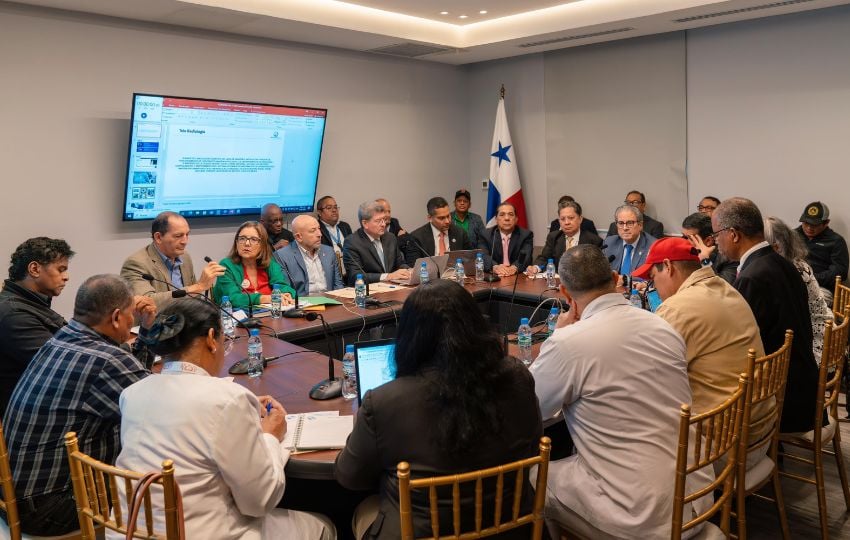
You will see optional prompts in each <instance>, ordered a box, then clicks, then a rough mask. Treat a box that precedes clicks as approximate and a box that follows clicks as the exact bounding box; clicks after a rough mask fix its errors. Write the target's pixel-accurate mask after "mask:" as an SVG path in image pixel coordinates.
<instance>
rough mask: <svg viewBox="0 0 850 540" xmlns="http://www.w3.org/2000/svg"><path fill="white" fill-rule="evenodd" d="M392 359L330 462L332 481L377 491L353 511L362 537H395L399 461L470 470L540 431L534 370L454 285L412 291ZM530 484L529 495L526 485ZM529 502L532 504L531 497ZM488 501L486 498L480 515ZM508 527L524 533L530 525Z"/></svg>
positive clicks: (445, 470) (419, 501) (433, 470)
mask: <svg viewBox="0 0 850 540" xmlns="http://www.w3.org/2000/svg"><path fill="white" fill-rule="evenodd" d="M395 364H396V378H395V380H393V381H390V382H388V383H386V384H384V385H382V386H379V387H378V388H375V389H374V390H370V391H368V392H367V393H366V395H365V396H364V397H363V403H362V405H361V407H360V409H359V410H358V413H357V421H356V422H355V423H354V430H353V432H352V433H351V436H350V437H349V438H348V442H347V443H346V446H345V448H344V449H343V450H342V452H340V454H339V455H338V456H337V460H336V466H335V474H336V478H337V481H338V482H339V483H340V484H342V485H343V486H344V487H346V488H349V489H355V490H367V489H375V488H379V490H380V496H379V500H375V499H374V498H373V499H370V500H367V501H366V502H364V503H363V504H362V505H361V507H360V508H358V512H357V514H356V517H355V521H356V524H355V534H356V535H357V538H358V540H359V539H360V538H364V537H366V538H397V537H398V536H399V534H400V521H399V510H398V504H399V503H398V479H397V478H396V466H397V465H398V463H399V462H400V461H407V462H409V463H410V468H411V477H412V478H417V477H427V476H437V475H442V474H454V473H459V472H463V471H471V470H475V469H481V468H485V467H491V466H495V465H499V464H502V463H507V462H509V461H514V460H517V459H522V458H526V457H531V456H534V455H536V454H537V445H538V441H539V440H540V437H541V436H542V434H543V427H542V424H541V420H540V409H539V407H538V405H537V398H536V396H535V394H534V381H533V379H532V377H531V375H530V374H529V373H528V370H527V369H526V368H525V367H524V366H523V365H522V364H521V363H520V362H519V361H517V360H516V359H514V358H511V357H505V354H504V352H503V351H502V347H501V340H500V338H499V335H498V334H496V333H495V331H494V330H493V329H492V328H491V327H490V326H489V325H488V323H487V322H486V321H485V320H484V317H483V316H482V315H481V312H480V311H479V310H478V306H477V305H476V304H475V301H474V300H473V299H472V296H470V294H469V293H468V292H466V290H465V289H464V288H463V287H461V286H460V285H458V284H457V283H455V282H452V281H447V280H436V281H431V282H429V283H426V284H424V285H420V286H419V287H418V288H417V289H416V290H415V291H414V292H413V293H412V294H411V295H410V296H409V297H408V299H407V301H406V302H405V303H404V307H403V308H402V311H401V316H400V319H399V326H398V339H397V344H396V352H395ZM506 485H507V482H506ZM526 487H527V489H528V492H530V491H531V485H530V484H528V485H527V486H526ZM492 494H493V493H492V490H491V495H492ZM421 495H422V494H421V493H414V497H413V500H412V504H413V522H414V527H415V531H416V536H429V535H430V533H431V530H430V525H429V510H428V501H427V497H426V496H421ZM510 499H512V496H510V495H508V496H506V500H510ZM449 501H450V499H449ZM526 502H528V505H529V508H530V505H531V498H530V497H529V498H527V500H526ZM443 503H447V501H446V500H442V501H441V505H440V506H441V511H445V513H443V514H441V519H440V522H441V523H442V524H444V525H445V526H446V529H445V530H444V531H443V534H450V528H451V523H452V519H451V504H450V502H448V503H447V504H443ZM492 507H493V503H492V502H490V503H489V505H488V502H487V501H485V502H484V508H485V512H486V509H488V508H489V509H490V511H492ZM467 518H468V519H469V520H471V519H472V516H467ZM467 518H464V523H465V526H466V528H470V522H469V521H466V520H467ZM491 520H492V518H491ZM485 523H487V520H486V517H485ZM491 524H492V521H491ZM484 526H488V525H484ZM367 527H368V528H369V529H368V534H364V533H365V532H366V528H367ZM512 532H514V533H517V535H518V537H524V538H528V531H527V530H524V529H517V530H515V531H512Z"/></svg>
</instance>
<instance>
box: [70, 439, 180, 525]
mask: <svg viewBox="0 0 850 540" xmlns="http://www.w3.org/2000/svg"><path fill="white" fill-rule="evenodd" d="M65 448H66V450H67V451H68V462H69V464H70V466H71V483H72V484H73V487H74V499H76V501H77V516H78V517H79V520H80V529H81V531H82V540H95V525H94V524H95V523H97V524H99V525H101V526H103V527H105V528H107V529H110V530H113V531H116V532H118V533H120V534H127V527H128V524H129V522H130V521H131V519H130V515H129V514H131V512H129V511H128V517H127V518H126V519H125V517H124V515H123V513H122V508H121V504H120V501H119V498H118V493H119V486H120V487H121V488H123V490H124V495H125V496H126V499H125V500H126V501H128V505H129V504H130V501H132V500H133V498H134V494H136V495H137V496H138V497H141V499H140V508H139V510H140V511H141V512H143V514H144V526H145V530H144V531H138V530H137V531H135V532H134V534H133V536H134V538H145V539H149V540H162V539H163V538H164V539H166V540H182V536H183V535H182V528H183V527H182V525H183V524H182V519H183V518H182V512H180V510H179V506H180V503H179V501H178V498H179V494H178V489H177V483H176V481H175V480H174V463H173V462H172V461H171V460H170V459H167V460H165V461H163V462H162V473H161V476H159V477H158V478H157V479H156V480H155V481H154V482H152V483H154V484H157V485H160V486H162V491H163V498H164V501H165V502H164V507H163V508H164V513H165V536H162V535H161V534H157V533H156V532H155V531H154V523H153V522H154V520H153V506H152V503H151V492H150V490H148V489H144V490H140V491H141V492H140V493H136V491H137V489H136V488H137V487H138V485H139V482H140V481H144V480H145V479H146V477H148V476H149V474H145V473H139V472H135V471H128V470H124V469H119V468H117V467H113V466H112V465H107V464H106V463H102V462H100V461H98V460H96V459H94V458H92V457H90V456H88V455H86V454H84V453H82V452H80V449H79V446H78V442H77V434H76V433H74V432H73V431H72V432H69V433H66V434H65ZM107 486H108V487H107Z"/></svg>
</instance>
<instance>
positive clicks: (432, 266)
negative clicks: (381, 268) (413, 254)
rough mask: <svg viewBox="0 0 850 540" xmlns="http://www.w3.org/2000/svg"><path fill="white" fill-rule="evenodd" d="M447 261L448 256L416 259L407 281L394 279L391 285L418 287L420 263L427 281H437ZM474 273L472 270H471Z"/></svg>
mask: <svg viewBox="0 0 850 540" xmlns="http://www.w3.org/2000/svg"><path fill="white" fill-rule="evenodd" d="M448 260H449V256H448V255H435V256H433V257H420V258H419V259H416V262H415V263H413V266H412V267H411V268H410V277H409V278H407V279H394V280H393V283H398V284H399V285H419V269H420V268H422V263H425V268H427V269H428V279H430V280H435V279H437V274H442V273H443V272H444V271H445V269H446V261H448ZM473 271H474V270H473Z"/></svg>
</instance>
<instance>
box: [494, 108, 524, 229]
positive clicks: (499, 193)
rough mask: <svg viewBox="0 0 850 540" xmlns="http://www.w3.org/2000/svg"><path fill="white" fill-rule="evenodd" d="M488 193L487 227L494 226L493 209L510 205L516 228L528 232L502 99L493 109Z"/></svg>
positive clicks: (514, 153) (514, 156) (517, 171)
mask: <svg viewBox="0 0 850 540" xmlns="http://www.w3.org/2000/svg"><path fill="white" fill-rule="evenodd" d="M490 152H491V154H490V190H489V192H488V193H487V226H488V227H492V226H493V225H495V224H496V208H498V207H499V205H500V204H502V203H511V204H512V205H514V208H516V215H517V224H518V225H519V226H520V227H522V228H524V229H527V228H528V222H527V220H526V218H525V200H523V198H522V186H521V185H520V183H519V170H518V169H517V162H516V151H515V150H514V146H513V143H512V142H511V133H510V131H509V130H508V117H507V116H506V115H505V99H504V98H499V106H498V107H497V108H496V129H495V131H494V132H493V144H491V145H490Z"/></svg>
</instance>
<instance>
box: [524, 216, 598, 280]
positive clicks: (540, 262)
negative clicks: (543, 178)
mask: <svg viewBox="0 0 850 540" xmlns="http://www.w3.org/2000/svg"><path fill="white" fill-rule="evenodd" d="M559 206H560V208H558V221H559V222H560V223H561V228H560V229H558V230H557V231H554V232H550V233H549V234H548V235H547V236H546V244H544V246H543V251H541V252H540V255H538V256H537V258H536V259H535V260H534V264H532V265H530V266H529V267H528V268H526V269H525V271H526V273H527V274H530V275H534V274H537V273H538V272H541V271H542V270H543V269H544V268H546V263H547V262H548V261H549V259H552V260H553V261H554V262H555V268H557V267H558V262H559V261H560V260H561V255H563V254H564V252H565V251H567V244H569V246H570V247H571V248H572V247H575V246H577V245H579V244H591V245H594V246H596V247H599V248H601V247H602V239H601V238H599V236H598V235H597V234H596V233H594V232H588V231H584V230H582V228H581V224H582V221H583V219H582V217H581V205H579V204H578V203H577V202H574V201H564V202H562V203H561V204H560V205H559Z"/></svg>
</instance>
